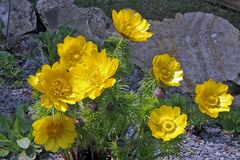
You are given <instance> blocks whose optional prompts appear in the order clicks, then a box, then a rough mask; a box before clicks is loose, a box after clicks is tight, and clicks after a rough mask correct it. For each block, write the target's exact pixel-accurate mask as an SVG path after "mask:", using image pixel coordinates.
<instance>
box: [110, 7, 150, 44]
mask: <svg viewBox="0 0 240 160" xmlns="http://www.w3.org/2000/svg"><path fill="white" fill-rule="evenodd" d="M112 18H113V23H114V26H115V28H116V29H117V31H118V32H119V33H120V34H121V35H122V36H123V37H124V38H127V39H129V40H130V41H133V42H144V41H147V39H148V38H150V37H151V36H152V33H151V32H148V31H147V30H148V29H149V27H150V24H149V23H148V22H147V20H146V19H143V18H142V17H141V15H140V14H139V13H137V12H135V11H133V10H131V9H123V10H120V11H119V12H117V11H116V10H113V11H112Z"/></svg>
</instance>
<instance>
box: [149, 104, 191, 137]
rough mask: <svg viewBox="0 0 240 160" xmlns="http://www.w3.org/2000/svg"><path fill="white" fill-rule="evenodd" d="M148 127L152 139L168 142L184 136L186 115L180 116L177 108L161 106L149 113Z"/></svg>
mask: <svg viewBox="0 0 240 160" xmlns="http://www.w3.org/2000/svg"><path fill="white" fill-rule="evenodd" d="M148 126H149V127H150V129H151V131H152V135H153V136H154V137H156V138H161V139H163V141H170V140H172V139H175V138H176V137H177V136H179V135H181V134H184V132H185V128H186V127H187V115H186V114H181V110H180V108H179V107H174V108H173V107H172V106H166V105H162V106H160V108H155V109H154V110H153V111H152V112H151V115H150V120H149V122H148Z"/></svg>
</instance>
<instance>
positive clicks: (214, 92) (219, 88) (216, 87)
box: [195, 79, 233, 118]
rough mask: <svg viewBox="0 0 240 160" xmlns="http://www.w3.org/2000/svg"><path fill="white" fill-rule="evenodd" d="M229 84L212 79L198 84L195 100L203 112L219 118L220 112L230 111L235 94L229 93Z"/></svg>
mask: <svg viewBox="0 0 240 160" xmlns="http://www.w3.org/2000/svg"><path fill="white" fill-rule="evenodd" d="M227 91H228V86H227V85H226V84H223V83H217V82H216V81H214V80H212V79H210V80H208V81H206V82H204V83H203V84H197V85H196V94H197V95H196V98H195V101H196V103H197V104H198V105H199V109H200V111H201V112H202V113H206V114H207V115H209V116H211V117H213V118H217V117H218V114H219V112H229V111H230V105H231V104H232V100H233V96H231V95H230V94H227Z"/></svg>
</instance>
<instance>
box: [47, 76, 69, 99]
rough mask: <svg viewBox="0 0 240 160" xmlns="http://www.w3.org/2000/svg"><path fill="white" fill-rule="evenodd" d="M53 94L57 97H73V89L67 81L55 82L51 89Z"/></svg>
mask: <svg viewBox="0 0 240 160" xmlns="http://www.w3.org/2000/svg"><path fill="white" fill-rule="evenodd" d="M51 91H52V94H53V95H54V96H55V97H60V98H61V97H66V96H69V95H71V93H72V87H71V86H70V84H69V82H67V81H66V80H55V81H54V82H53V84H52V87H51Z"/></svg>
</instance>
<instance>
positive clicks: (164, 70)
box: [152, 54, 183, 86]
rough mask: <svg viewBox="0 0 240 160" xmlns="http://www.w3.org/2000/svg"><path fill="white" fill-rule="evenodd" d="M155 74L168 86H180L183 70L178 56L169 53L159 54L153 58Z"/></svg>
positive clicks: (157, 78) (158, 79)
mask: <svg viewBox="0 0 240 160" xmlns="http://www.w3.org/2000/svg"><path fill="white" fill-rule="evenodd" d="M152 65H153V75H154V77H155V78H156V80H157V81H158V82H159V83H163V84H165V85H167V86H180V81H182V80H183V70H182V69H181V67H180V63H179V62H178V61H177V60H176V58H174V57H171V56H170V55H169V54H161V55H157V56H155V57H154V58H153V61H152Z"/></svg>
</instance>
